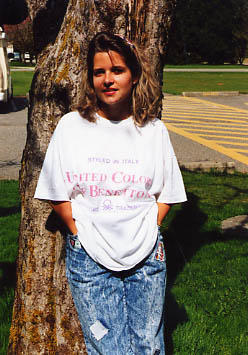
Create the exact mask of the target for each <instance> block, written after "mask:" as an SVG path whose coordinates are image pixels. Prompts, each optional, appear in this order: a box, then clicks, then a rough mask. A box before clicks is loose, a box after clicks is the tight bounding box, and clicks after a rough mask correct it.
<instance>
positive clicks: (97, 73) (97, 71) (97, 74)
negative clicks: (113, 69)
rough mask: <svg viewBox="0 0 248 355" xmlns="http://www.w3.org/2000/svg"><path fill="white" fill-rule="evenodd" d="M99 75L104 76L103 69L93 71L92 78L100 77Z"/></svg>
mask: <svg viewBox="0 0 248 355" xmlns="http://www.w3.org/2000/svg"><path fill="white" fill-rule="evenodd" d="M101 74H104V70H103V69H95V70H93V75H94V76H100V75H101Z"/></svg>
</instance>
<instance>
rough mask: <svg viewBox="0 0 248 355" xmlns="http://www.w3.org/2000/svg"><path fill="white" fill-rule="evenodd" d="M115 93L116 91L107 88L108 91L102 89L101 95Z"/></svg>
mask: <svg viewBox="0 0 248 355" xmlns="http://www.w3.org/2000/svg"><path fill="white" fill-rule="evenodd" d="M116 91H117V89H114V88H109V89H104V90H103V93H105V94H114V93H115V92H116Z"/></svg>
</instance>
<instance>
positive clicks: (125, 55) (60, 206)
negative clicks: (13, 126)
mask: <svg viewBox="0 0 248 355" xmlns="http://www.w3.org/2000/svg"><path fill="white" fill-rule="evenodd" d="M84 84H85V87H84V90H83V93H84V99H83V102H82V104H81V105H80V106H79V107H78V108H77V110H75V111H73V112H70V113H68V114H66V115H65V116H64V117H62V118H61V120H60V122H59V124H58V125H57V128H56V130H55V132H54V134H53V136H52V139H51V142H50V144H49V147H48V150H47V153H46V158H45V161H44V164H43V167H42V171H41V174H40V178H39V182H38V185H37V189H36V193H35V198H39V199H45V200H49V201H51V204H52V207H53V208H54V210H55V211H56V213H57V214H58V215H59V216H60V217H61V219H62V221H63V222H64V224H65V226H66V228H67V230H68V231H69V233H68V235H67V246H66V253H67V254H66V274H67V278H68V282H69V284H70V288H71V293H72V297H73V300H74V303H75V306H76V309H77V312H78V316H79V320H80V322H81V325H82V329H83V332H84V336H85V343H86V347H87V351H88V354H104V355H112V354H113V355H128V354H130V355H131V354H132V355H133V354H135V355H136V354H141V355H146V354H147V355H148V354H149V355H154V354H165V346H164V334H163V325H164V324H163V323H164V321H163V312H164V297H165V281H166V265H165V252H164V245H163V238H162V236H161V234H160V231H159V226H160V225H161V223H162V221H163V219H164V218H165V216H166V214H167V213H168V211H169V209H170V206H171V204H174V203H178V202H183V201H185V200H186V196H185V190H184V185H183V181H182V177H181V173H180V170H179V167H178V164H177V160H176V157H175V154H174V152H173V148H172V146H171V143H170V139H169V136H168V132H167V130H166V128H165V126H164V124H163V123H162V122H161V121H160V120H158V119H157V118H156V112H157V108H158V104H159V98H160V91H159V86H158V84H157V80H156V78H154V77H153V75H152V74H151V72H150V70H149V64H148V63H147V62H146V60H145V58H144V55H143V54H142V53H141V52H140V50H139V49H138V48H137V46H135V45H133V44H132V43H131V42H130V41H128V40H127V39H125V38H123V37H121V36H119V35H113V34H110V33H105V32H101V33H98V34H97V35H96V36H95V37H94V38H93V39H92V41H91V42H90V45H89V51H88V56H87V75H86V77H85V80H84Z"/></svg>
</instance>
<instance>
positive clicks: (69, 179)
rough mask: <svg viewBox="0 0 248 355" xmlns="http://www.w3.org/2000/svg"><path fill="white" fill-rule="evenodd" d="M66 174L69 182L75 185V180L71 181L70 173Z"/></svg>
mask: <svg viewBox="0 0 248 355" xmlns="http://www.w3.org/2000/svg"><path fill="white" fill-rule="evenodd" d="M65 174H66V177H67V180H68V182H69V183H70V184H72V183H73V179H71V176H70V172H69V171H67V172H66V173H65Z"/></svg>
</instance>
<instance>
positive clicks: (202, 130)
mask: <svg viewBox="0 0 248 355" xmlns="http://www.w3.org/2000/svg"><path fill="white" fill-rule="evenodd" d="M25 105H26V100H25V99H24V98H15V100H14V105H8V106H4V105H0V179H2V178H12V179H18V174H19V169H20V161H21V157H22V151H23V148H24V146H25V141H26V124H27V108H26V107H25ZM223 105H224V106H223ZM163 120H164V121H165V123H166V126H167V127H168V129H169V132H170V136H171V140H172V143H173V146H174V149H175V152H176V155H177V157H178V160H179V162H181V163H184V162H222V163H226V162H234V163H235V167H236V169H237V170H240V171H244V172H248V140H247V136H248V130H247V124H248V123H247V122H248V95H239V96H233V97H231V96H230V97H204V98H203V99H202V98H201V99H199V98H187V97H181V96H166V97H165V101H164V112H163ZM237 143H238V144H237Z"/></svg>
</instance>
